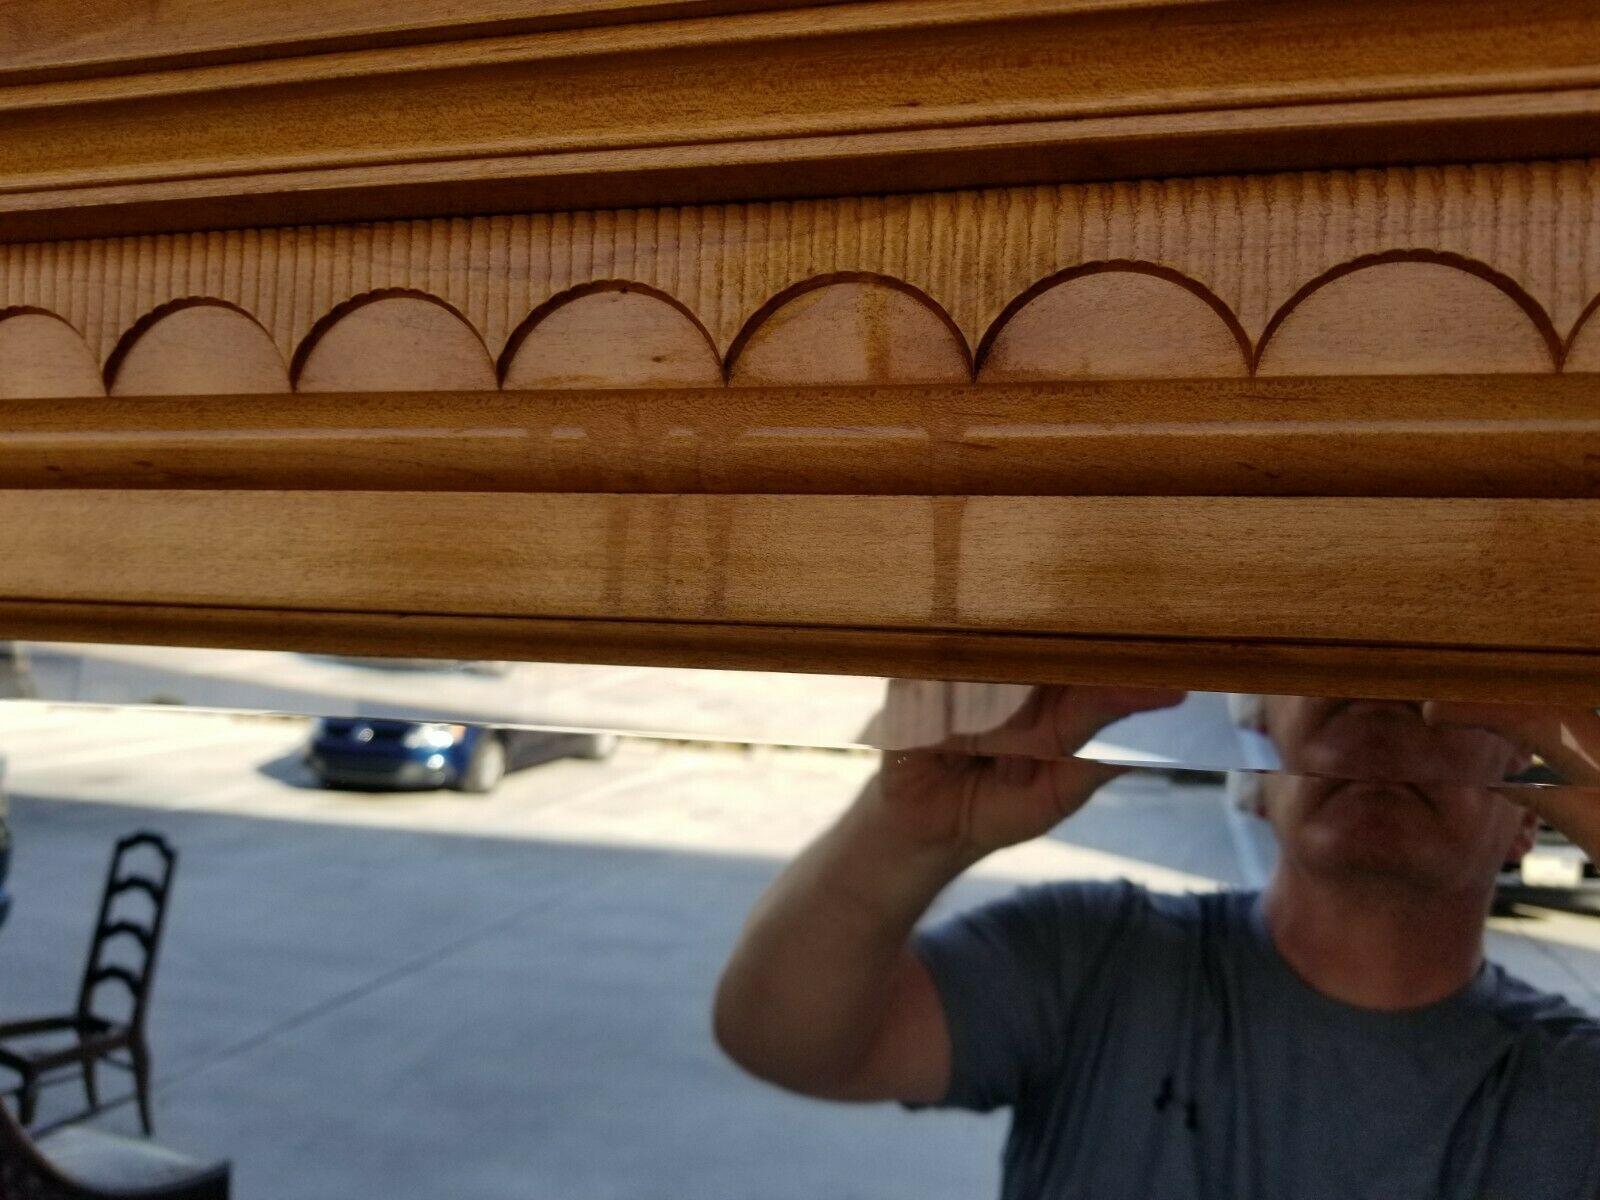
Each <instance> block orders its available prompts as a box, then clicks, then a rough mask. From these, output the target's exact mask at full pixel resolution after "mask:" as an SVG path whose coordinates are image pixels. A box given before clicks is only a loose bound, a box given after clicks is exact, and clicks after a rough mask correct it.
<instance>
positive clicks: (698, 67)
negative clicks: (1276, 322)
mask: <svg viewBox="0 0 1600 1200" xmlns="http://www.w3.org/2000/svg"><path fill="white" fill-rule="evenodd" d="M301 4H303V0H301ZM301 4H297V5H296V7H297V8H298V7H301ZM49 7H53V6H50V5H47V4H45V3H44V0H26V2H24V3H19V4H14V5H13V8H14V9H17V10H19V11H18V12H17V13H16V15H15V16H14V18H13V19H14V21H15V22H16V24H17V25H18V26H21V27H23V28H27V26H28V24H29V16H30V14H31V13H32V12H34V11H35V10H40V9H46V8H49ZM241 7H242V6H239V5H235V4H229V5H227V6H224V8H223V9H222V11H221V14H220V15H219V16H218V17H216V18H214V19H212V20H210V21H203V22H201V23H200V27H199V28H197V29H196V30H195V31H194V32H193V33H192V34H183V33H177V34H169V35H168V36H167V38H166V50H165V55H166V56H167V57H169V58H175V59H176V60H177V62H178V64H179V65H176V66H173V67H171V68H169V69H149V68H151V67H159V66H161V65H162V58H163V52H162V51H160V50H159V49H158V48H157V47H156V46H155V45H153V44H152V43H153V42H154V40H155V39H158V38H160V37H161V32H160V31H161V27H162V22H161V21H160V20H159V19H157V20H153V21H152V20H149V19H146V20H144V21H142V22H135V28H134V29H133V30H131V31H128V32H127V33H126V34H125V35H124V36H125V37H126V38H127V46H126V49H125V51H124V53H126V55H127V64H126V66H125V67H123V68H121V73H113V74H102V75H98V76H96V77H89V78H66V79H59V78H57V79H46V80H43V81H40V82H25V81H23V82H13V83H12V84H11V86H9V87H0V141H3V143H4V144H5V146H6V148H7V153H6V156H5V158H4V160H3V163H0V214H3V215H4V217H5V220H4V221H3V222H0V237H5V238H9V239H13V240H36V239H40V238H57V237H81V236H89V235H98V234H111V233H133V232H157V231H167V230H184V229H197V228H229V227H241V226H251V225H261V224H266V223H269V222H276V223H282V222H330V221H340V220H370V219H373V218H376V217H392V216H406V217H412V216H436V215H461V214H468V213H483V212H495V211H501V212H509V211H522V210H527V209H530V208H539V209H566V208H581V207H595V208H608V207H615V206H618V205H639V204H658V203H669V204H681V203H698V202H705V201H722V200H733V199H739V200H745V199H751V198H756V197H773V196H797V195H799V196H807V195H825V194H840V193H847V194H859V193H868V192H883V191H906V190H913V189H945V188H951V187H970V186H975V185H985V184H1009V183H1036V182H1054V181H1061V180H1065V179H1083V178H1132V177H1140V176H1151V175H1157V174H1161V175H1193V174H1200V173H1207V172H1209V173H1218V172H1230V171H1263V170H1272V169H1281V168H1306V167H1309V168H1323V167H1330V166H1341V165H1374V164H1393V163H1398V162H1453V161H1466V160H1472V159H1486V160H1487V159H1494V158H1499V157H1507V156H1512V157H1518V158H1528V157H1562V156H1576V155H1590V154H1595V153H1600V121H1597V119H1596V118H1597V116H1600V37H1597V36H1596V32H1597V29H1600V7H1597V6H1596V4H1595V2H1594V0H1525V2H1523V3H1516V4H1513V3H1508V2H1507V0H1448V2H1447V0H1415V2H1413V3H1408V4H1406V5H1403V6H1396V5H1392V4H1386V3H1381V2H1379V0H1300V2H1298V3H1294V4H1282V3H1271V2H1268V0H1253V2H1250V0H1166V2H1160V3H1155V2H1151V0H1130V2H1122V3H1115V2H1103V0H877V2H869V3H856V4H834V5H816V6H808V7H806V8H804V9H794V8H788V7H786V8H785V9H783V10H780V11H756V12H736V11H735V12H721V13H718V11H717V9H718V8H720V7H723V6H711V7H710V8H704V7H703V8H702V10H701V11H702V12H705V13H707V15H701V16H693V17H691V16H684V17H683V18H682V19H677V20H656V19H650V18H653V17H660V16H670V15H671V14H670V12H668V11H666V10H667V9H669V8H670V7H671V6H670V5H658V6H655V7H654V9H653V10H652V9H651V8H644V9H639V10H638V11H637V12H636V13H635V14H634V15H633V17H632V18H631V19H627V14H626V9H624V10H622V13H621V15H622V16H623V17H624V18H625V19H624V21H623V23H621V24H614V25H608V26H603V27H592V28H543V29H540V28H538V27H537V23H535V25H534V27H533V30H532V31H529V32H519V33H505V34H503V35H500V36H495V35H494V34H495V28H496V24H497V19H498V18H497V16H496V14H495V13H494V12H493V11H492V10H493V5H489V4H486V3H485V0H479V3H478V4H477V6H476V8H473V7H468V8H466V9H464V10H463V11H462V12H461V13H460V15H459V18H458V19H459V20H460V21H462V22H463V24H462V26H461V27H460V28H459V29H458V30H455V31H452V30H451V29H450V28H449V19H448V18H446V20H445V23H444V24H443V25H441V24H440V18H441V16H442V15H443V14H442V13H441V11H440V9H439V6H438V5H437V4H434V3H430V4H429V5H427V6H426V7H424V8H423V9H421V10H419V12H418V13H417V14H416V18H415V25H414V27H412V28H414V32H415V34H416V35H417V36H421V37H423V38H427V39H430V40H427V41H426V42H425V44H419V45H385V44H373V45H371V46H370V47H369V48H362V49H328V50H327V52H324V53H314V52H307V51H315V50H316V49H318V47H317V45H316V42H317V40H318V39H319V38H325V39H328V40H327V41H325V42H324V48H327V47H336V46H338V45H339V43H340V42H341V40H342V39H345V38H349V37H351V36H354V37H357V38H359V37H360V34H359V31H360V30H362V29H363V28H365V29H367V30H371V31H375V32H377V33H379V35H380V36H378V37H377V38H376V39H375V41H376V42H377V43H385V42H393V41H396V40H405V37H406V29H407V27H408V25H409V23H408V21H407V20H406V18H405V17H404V16H385V13H386V12H397V10H398V6H394V5H390V6H375V7H374V9H373V11H372V12H371V14H370V15H361V14H355V13H352V11H351V9H350V8H349V6H347V5H336V6H331V7H327V8H326V12H325V13H324V14H323V15H321V16H319V17H317V18H315V19H312V20H311V21H310V22H308V23H307V24H306V25H304V26H302V25H299V24H297V23H296V22H295V21H294V20H293V19H292V18H290V17H287V16H284V15H282V14H280V16H279V22H278V28H279V29H280V30H282V31H290V30H295V29H300V28H304V29H305V30H306V31H307V37H308V39H309V44H307V42H300V43H298V44H297V43H296V41H295V40H294V35H293V34H290V33H278V34H276V36H278V37H287V38H288V40H287V42H286V44H283V45H281V48H280V49H279V50H278V51H269V45H270V41H271V39H272V37H273V36H274V34H273V32H272V31H271V30H270V28H269V29H266V30H264V29H263V25H266V24H269V21H268V19H267V18H264V17H261V16H260V15H255V16H252V17H248V18H246V17H243V16H241V15H239V12H238V11H237V10H239V9H240V8H241ZM553 7H554V8H555V9H559V8H560V7H561V6H559V5H556V6H553ZM565 7H566V10H567V15H568V17H569V18H571V20H570V21H568V22H566V23H568V24H570V23H572V21H576V22H578V23H580V24H581V23H582V22H583V20H584V14H583V12H582V6H580V5H576V4H568V5H566V6H565ZM593 8H594V6H591V9H593ZM275 11H276V10H275ZM689 11H691V12H692V11H694V10H693V9H690V10H689ZM230 13H231V14H232V15H231V16H230ZM527 15H528V16H531V17H533V18H537V16H538V13H537V12H533V13H529V14H527ZM181 16H182V12H181V10H180V13H179V18H180V20H181ZM560 23H561V22H558V24H560ZM41 24H42V27H43V30H44V32H42V33H41V34H40V35H36V37H35V38H34V39H33V44H32V45H31V47H30V46H29V45H28V43H26V42H25V43H24V45H23V47H22V49H23V50H24V53H23V54H22V55H21V56H20V57H19V59H18V62H17V68H18V69H20V70H22V71H24V72H27V71H28V70H30V69H31V70H32V71H34V72H35V73H36V74H37V73H38V72H41V71H42V72H43V73H45V74H47V75H48V74H51V73H52V70H51V68H52V65H53V66H54V68H55V70H54V72H53V73H56V74H60V73H63V72H64V73H68V74H70V73H73V72H75V71H82V70H96V71H106V70H110V71H116V70H118V68H117V67H116V66H115V57H116V55H117V53H118V51H116V50H114V49H112V48H111V46H109V45H108V44H107V43H108V39H107V36H106V35H105V34H104V33H103V32H97V30H103V29H104V28H105V26H106V22H104V21H103V20H102V21H100V22H95V21H94V20H92V19H91V21H90V23H89V25H88V28H87V30H86V39H85V43H84V45H83V48H82V50H81V52H79V53H76V54H75V53H74V51H73V50H72V48H71V47H70V45H69V46H66V47H62V46H61V45H60V43H61V35H60V34H59V32H57V33H51V32H50V30H51V29H52V28H54V29H56V30H59V28H60V22H59V19H56V20H53V21H52V20H49V19H45V20H43V21H42V22H41ZM110 24H111V27H112V28H115V27H116V22H115V21H114V20H113V21H112V22H111V23H110ZM230 26H232V30H233V31H232V32H230V31H229V30H230ZM341 29H342V30H343V31H344V32H343V33H341ZM111 36H112V37H116V36H117V35H115V34H113V35H111ZM97 41H98V44H97ZM41 43H42V44H41ZM52 45H54V46H55V47H56V49H54V50H52V49H51V47H52ZM230 48H236V49H230ZM153 51H154V53H155V57H154V58H152V57H151V55H152V52H153ZM261 52H270V53H272V54H273V55H274V56H273V57H269V58H265V59H262V60H260V61H221V60H226V59H228V58H230V57H236V56H242V57H245V58H250V57H252V56H255V55H257V54H259V53H261ZM185 53H188V54H190V55H191V56H192V57H191V59H190V61H189V63H188V64H187V65H185V64H184V62H183V59H184V55H185ZM196 58H197V59H198V60H200V61H201V62H203V61H204V60H205V59H208V58H209V59H213V60H218V61H215V65H199V64H198V63H197V62H196V61H195V59H196ZM27 78H28V76H27V75H26V74H24V75H22V76H21V79H23V80H26V79H27ZM619 78H626V80H627V81H628V86H626V87H618V86H616V80H617V79H619Z"/></svg>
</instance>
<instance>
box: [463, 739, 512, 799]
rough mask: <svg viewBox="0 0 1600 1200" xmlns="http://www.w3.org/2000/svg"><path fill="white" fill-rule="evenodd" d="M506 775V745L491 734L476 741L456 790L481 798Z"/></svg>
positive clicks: (492, 789)
mask: <svg viewBox="0 0 1600 1200" xmlns="http://www.w3.org/2000/svg"><path fill="white" fill-rule="evenodd" d="M505 775H506V744H505V743H504V742H503V741H501V740H500V739H499V738H498V737H496V736H495V735H494V734H492V733H486V734H484V735H483V736H482V737H481V738H479V739H478V744H477V746H476V747H475V748H474V749H473V751H472V757H471V758H470V759H469V760H468V761H467V769H466V770H465V771H463V772H461V778H459V779H458V780H456V790H457V791H461V792H471V793H472V794H473V795H477V796H481V795H483V794H484V793H486V792H492V791H494V789H495V788H496V787H498V786H499V784H500V781H501V780H502V779H504V778H505Z"/></svg>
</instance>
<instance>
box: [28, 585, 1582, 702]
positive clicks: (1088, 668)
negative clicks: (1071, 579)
mask: <svg viewBox="0 0 1600 1200" xmlns="http://www.w3.org/2000/svg"><path fill="white" fill-rule="evenodd" d="M0 628H3V629H5V630H6V631H7V632H8V634H10V635H11V636H14V637H19V638H27V639H31V640H38V641H65V642H113V641H120V642H131V643H137V644H141V645H156V646H209V647H223V648H230V649H235V648H236V649H273V650H294V651H302V652H305V653H320V654H353V655H374V656H377V657H380V658H417V657H431V658H447V659H462V660H468V661H471V660H484V659H486V660H491V661H523V662H580V663H617V664H636V665H642V666H662V667H695V668H702V669H713V670H727V671H799V672H811V673H831V674H836V675H873V676H883V675H888V676H900V677H904V678H917V679H956V680H985V681H1001V682H1011V683H1098V684H1106V685H1109V686H1114V687H1128V686H1159V687H1171V686H1181V687H1189V688H1197V689H1203V690H1209V691H1222V692H1260V693H1265V694H1268V695H1313V696H1372V697H1385V698H1390V699H1399V700H1415V699H1417V698H1418V697H1421V696H1428V697H1436V698H1438V699H1455V700H1483V699H1490V700H1497V701H1502V702H1509V703H1530V704H1573V705H1588V706H1594V705H1600V654H1592V653H1581V652H1580V653H1570V652H1566V653H1563V652H1552V651H1514V650H1505V649H1495V650H1472V649H1462V648H1458V647H1428V648H1416V647H1406V646H1392V645H1386V646H1361V645H1344V644H1340V645H1327V644H1316V643H1305V642H1275V641H1255V640H1247V641H1210V640H1201V639H1186V640H1177V641H1175V640H1172V639H1165V638H1147V639H1137V638H1092V637H1059V636H1058V637H1052V636H1039V635H1029V634H974V633H949V632H936V631H927V630H903V629H870V630H869V629H829V628H820V627H815V626H804V627H802V626H772V625H762V626H753V625H720V624H715V623H711V622H697V623H694V624H685V623H682V622H653V621H612V620H593V621H591V620H584V621H569V620H560V619H554V618H538V617H456V616H449V617H446V616H437V615H434V614H428V613H408V614H403V615H385V616H384V617H382V618H381V619H373V618H372V617H370V616H368V615H366V614H363V613H348V612H315V611H307V610H294V609H271V608H220V607H214V606H201V605H170V606H162V605H149V604H104V603H93V602H90V603H76V602H71V601H16V600H4V599H0Z"/></svg>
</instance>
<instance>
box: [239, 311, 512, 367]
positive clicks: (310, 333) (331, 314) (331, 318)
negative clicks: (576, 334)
mask: <svg viewBox="0 0 1600 1200" xmlns="http://www.w3.org/2000/svg"><path fill="white" fill-rule="evenodd" d="M401 297H404V298H406V299H411V300H426V301H427V302H428V303H429V304H434V305H437V306H438V307H440V308H442V309H444V310H445V311H446V312H447V313H449V314H450V315H451V316H453V317H454V318H455V319H456V320H458V321H460V322H461V327H462V328H463V329H465V330H466V331H467V332H468V333H470V334H471V335H472V337H473V339H474V340H475V341H476V342H477V343H478V345H479V346H482V347H483V358H484V361H485V362H487V363H488V364H490V367H491V368H493V366H494V355H492V354H490V353H489V347H488V346H486V345H484V341H483V334H482V333H481V332H479V330H478V327H477V326H476V325H474V324H473V323H472V322H471V321H469V320H467V315H466V314H465V313H464V312H462V311H461V310H460V309H459V308H457V307H456V306H455V305H454V304H451V303H450V301H448V300H443V299H440V298H439V297H438V296H435V295H434V294H433V293H431V292H425V291H422V290H421V289H420V288H403V287H402V288H373V289H372V290H371V291H370V292H362V293H361V294H360V295H359V296H351V297H350V298H349V299H348V300H343V301H341V302H340V303H338V304H336V305H334V306H333V307H332V308H330V309H329V310H328V311H327V312H325V313H323V314H322V316H320V317H318V318H317V321H316V323H315V324H314V325H312V326H311V328H310V329H308V330H307V331H306V335H305V337H303V338H301V339H300V344H299V345H298V346H296V347H295V350H294V356H293V357H292V358H291V359H290V360H289V384H290V386H291V387H296V388H297V387H299V386H300V375H301V373H302V372H303V371H304V370H305V366H306V360H307V359H308V358H310V357H311V352H312V351H313V350H315V349H316V348H317V343H318V342H320V341H321V340H322V338H323V335H324V334H326V333H327V332H328V330H330V329H332V328H333V327H334V326H335V325H337V324H338V323H339V322H340V321H341V320H342V319H344V318H345V317H347V316H349V315H350V314H351V313H353V312H355V311H356V310H357V309H359V308H365V307H366V306H367V305H369V304H375V303H377V302H378V301H380V300H393V299H398V298H401ZM246 315H247V316H248V315H249V314H246ZM251 319H252V320H254V318H253V317H252V318H251Z"/></svg>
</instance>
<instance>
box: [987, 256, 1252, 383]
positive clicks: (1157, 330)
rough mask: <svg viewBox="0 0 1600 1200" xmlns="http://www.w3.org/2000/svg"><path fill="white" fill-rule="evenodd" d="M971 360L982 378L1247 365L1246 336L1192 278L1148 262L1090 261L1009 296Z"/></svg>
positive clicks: (1242, 369)
mask: <svg viewBox="0 0 1600 1200" xmlns="http://www.w3.org/2000/svg"><path fill="white" fill-rule="evenodd" d="M978 364H979V366H978V378H979V380H981V381H984V382H1027V381H1030V380H1037V381H1043V380H1052V379H1149V378H1161V377H1165V378H1173V377H1195V376H1236V375H1246V374H1248V373H1249V371H1250V343H1249V340H1248V338H1246V336H1245V333H1244V330H1243V329H1241V328H1240V327H1239V322H1238V321H1237V319H1236V318H1235V317H1234V315H1233V313H1232V312H1230V311H1229V310H1228V308H1227V306H1226V305H1224V304H1223V303H1222V302H1221V301H1220V300H1218V299H1217V298H1216V297H1215V296H1212V295H1211V293H1210V292H1208V291H1206V290H1205V289H1204V288H1203V287H1201V285H1200V284H1198V283H1196V282H1194V281H1193V280H1191V279H1187V278H1185V277H1184V276H1181V275H1178V274H1177V273H1176V272H1174V271H1168V270H1164V269H1162V268H1160V267H1156V266H1152V265H1149V264H1143V263H1106V264H1100V263H1094V264H1089V265H1088V266H1085V267H1082V268H1076V269H1074V270H1071V271H1067V272H1063V273H1062V274H1061V275H1056V276H1052V277H1050V278H1049V279H1045V280H1041V281H1040V282H1039V283H1037V284H1035V285H1034V286H1033V287H1031V288H1029V289H1028V290H1027V291H1026V292H1024V293H1023V294H1022V295H1020V296H1018V297H1017V298H1016V299H1015V300H1013V301H1012V302H1011V303H1010V304H1008V305H1007V306H1006V308H1005V311H1004V312H1002V313H1001V314H1000V316H999V317H998V318H997V319H996V320H995V323H994V325H993V326H992V327H991V329H990V332H989V334H988V335H987V336H986V337H985V339H984V342H983V345H982V346H980V348H979V351H978Z"/></svg>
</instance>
